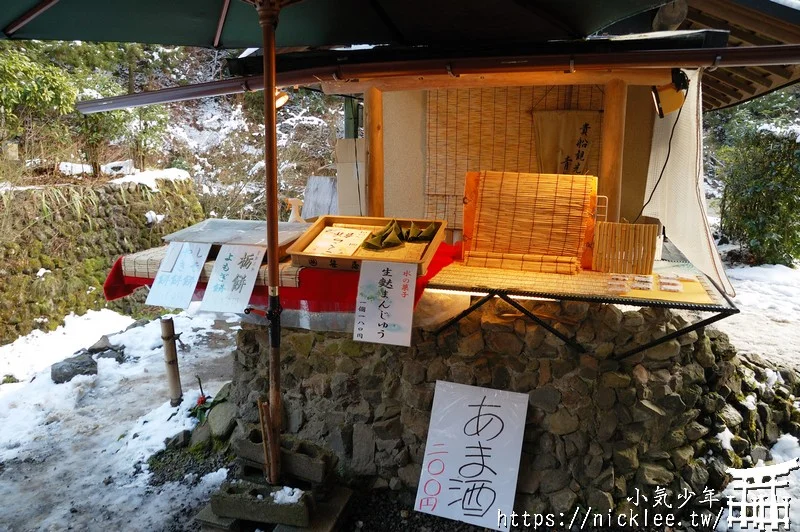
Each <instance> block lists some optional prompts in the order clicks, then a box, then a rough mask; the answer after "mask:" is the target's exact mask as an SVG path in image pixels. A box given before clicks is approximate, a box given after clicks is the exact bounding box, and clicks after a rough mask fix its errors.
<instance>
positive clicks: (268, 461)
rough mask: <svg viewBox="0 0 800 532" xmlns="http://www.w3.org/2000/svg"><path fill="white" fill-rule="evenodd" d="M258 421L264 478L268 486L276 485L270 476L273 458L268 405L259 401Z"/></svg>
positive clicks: (275, 480) (275, 481)
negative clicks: (262, 451)
mask: <svg viewBox="0 0 800 532" xmlns="http://www.w3.org/2000/svg"><path fill="white" fill-rule="evenodd" d="M258 420H259V422H260V423H261V445H262V447H263V448H264V478H266V479H267V481H269V482H270V484H277V479H273V478H272V475H271V473H272V467H271V465H272V462H273V458H272V431H271V430H270V427H271V426H272V423H271V420H270V418H269V405H268V404H266V405H265V404H264V402H263V401H262V400H261V399H259V400H258Z"/></svg>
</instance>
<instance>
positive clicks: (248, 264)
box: [200, 244, 266, 312]
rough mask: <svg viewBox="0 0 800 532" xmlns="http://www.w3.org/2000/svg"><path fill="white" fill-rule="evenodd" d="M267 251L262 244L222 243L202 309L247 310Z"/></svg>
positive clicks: (222, 310) (213, 310)
mask: <svg viewBox="0 0 800 532" xmlns="http://www.w3.org/2000/svg"><path fill="white" fill-rule="evenodd" d="M265 251H266V250H265V249H264V248H263V247H260V246H240V245H232V244H226V245H224V246H222V247H221V248H220V250H219V254H218V255H217V260H216V261H214V269H213V270H211V277H210V278H209V280H208V286H207V287H206V293H205V295H204V296H203V302H202V303H201V304H200V310H208V311H212V312H244V310H245V308H247V304H248V303H249V302H250V296H251V295H252V293H253V287H254V286H255V284H256V278H257V277H258V269H259V267H261V259H263V258H264V252H265Z"/></svg>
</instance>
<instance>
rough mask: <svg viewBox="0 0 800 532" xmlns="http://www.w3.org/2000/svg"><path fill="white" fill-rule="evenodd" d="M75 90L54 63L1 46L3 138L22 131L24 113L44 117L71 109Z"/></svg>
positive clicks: (0, 134) (0, 125) (0, 128)
mask: <svg viewBox="0 0 800 532" xmlns="http://www.w3.org/2000/svg"><path fill="white" fill-rule="evenodd" d="M75 97H76V91H75V88H74V87H73V86H72V85H71V84H70V83H69V79H68V78H67V76H66V75H65V74H64V72H62V71H61V70H59V69H58V68H56V67H55V66H52V65H47V64H40V63H36V62H34V61H32V60H31V59H29V58H28V57H26V56H25V55H24V54H23V53H21V52H19V51H16V50H2V49H0V140H1V139H3V138H7V137H10V136H15V135H17V134H19V133H20V131H21V129H20V126H21V123H22V121H23V119H24V117H25V116H30V117H35V118H43V117H49V116H53V115H61V114H65V113H67V112H69V111H70V110H71V109H72V106H73V105H74V103H75Z"/></svg>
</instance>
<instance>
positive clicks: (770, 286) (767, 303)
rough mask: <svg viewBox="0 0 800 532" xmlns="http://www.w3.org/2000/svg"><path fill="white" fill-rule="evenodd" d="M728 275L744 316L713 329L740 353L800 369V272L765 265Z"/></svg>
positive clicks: (736, 301)
mask: <svg viewBox="0 0 800 532" xmlns="http://www.w3.org/2000/svg"><path fill="white" fill-rule="evenodd" d="M726 271H727V274H728V278H730V280H731V283H733V287H734V288H735V289H736V297H735V298H734V303H736V305H737V306H738V307H739V310H740V311H741V312H740V313H739V314H736V315H734V316H730V317H728V318H725V319H724V320H722V321H719V322H717V323H716V324H715V325H714V326H715V327H717V328H718V329H720V330H721V331H724V332H725V333H727V334H728V336H729V337H730V339H731V343H732V344H733V345H734V346H735V347H736V349H737V350H739V351H741V352H747V353H756V354H759V355H761V356H764V357H766V358H768V359H771V360H773V361H775V362H778V363H783V364H787V365H793V366H800V359H798V358H797V354H798V353H800V270H798V269H792V268H787V267H786V266H780V265H764V266H754V267H750V266H737V267H734V268H728V269H727V270H726Z"/></svg>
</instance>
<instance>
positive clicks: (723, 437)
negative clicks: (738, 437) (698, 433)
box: [716, 427, 733, 451]
mask: <svg viewBox="0 0 800 532" xmlns="http://www.w3.org/2000/svg"><path fill="white" fill-rule="evenodd" d="M716 438H717V439H718V440H719V442H720V444H721V445H722V448H723V449H726V450H728V451H733V447H732V446H731V440H732V439H733V433H732V432H731V431H730V429H729V428H728V427H725V430H723V431H722V432H720V433H719V434H717V436H716Z"/></svg>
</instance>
